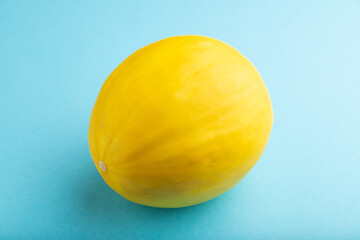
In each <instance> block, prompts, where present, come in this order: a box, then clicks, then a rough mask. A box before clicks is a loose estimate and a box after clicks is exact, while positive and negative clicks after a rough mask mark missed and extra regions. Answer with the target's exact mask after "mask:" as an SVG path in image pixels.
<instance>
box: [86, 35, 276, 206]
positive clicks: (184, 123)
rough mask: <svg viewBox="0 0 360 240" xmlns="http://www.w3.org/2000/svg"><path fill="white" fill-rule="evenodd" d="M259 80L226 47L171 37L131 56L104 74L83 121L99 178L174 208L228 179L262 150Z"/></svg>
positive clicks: (263, 100)
mask: <svg viewBox="0 0 360 240" xmlns="http://www.w3.org/2000/svg"><path fill="white" fill-rule="evenodd" d="M272 123H273V110H272V106H271V100H270V96H269V94H268V91H267V89H266V86H265V84H264V82H263V80H262V78H261V76H260V74H259V73H258V71H257V70H256V68H255V67H254V66H253V65H252V64H251V63H250V62H249V61H248V60H247V59H246V58H245V57H244V56H242V55H241V54H240V53H239V52H238V51H237V50H235V49H234V48H232V47H231V46H229V45H227V44H225V43H223V42H221V41H219V40H216V39H213V38H209V37H204V36H177V37H171V38H166V39H163V40H160V41H158V42H155V43H152V44H150V45H148V46H145V47H144V48H141V49H140V50H138V51H136V52H135V53H133V54H132V55H130V56H129V57H128V58H127V59H126V60H125V61H124V62H122V63H121V64H120V65H119V66H118V67H117V68H116V69H115V70H114V71H113V72H112V73H111V75H110V76H109V77H108V78H107V79H106V81H105V83H104V85H103V86H102V88H101V91H100V93H99V95H98V97H97V99H96V102H95V105H94V107H93V110H92V113H91V117H90V125H89V148H90V153H91V156H92V159H93V161H94V164H95V166H96V168H97V169H98V171H99V173H100V175H101V176H102V178H103V179H104V180H105V182H106V183H107V184H108V185H109V186H110V187H111V188H112V189H113V190H115V191H116V192H117V193H119V194H120V195H121V196H123V197H124V198H126V199H128V200H130V201H132V202H135V203H138V204H142V205H147V206H152V207H161V208H177V207H185V206H191V205H195V204H199V203H202V202H205V201H208V200H210V199H212V198H215V197H217V196H219V195H221V194H222V193H224V192H226V191H227V190H229V189H231V188H232V187H234V186H235V185H236V184H237V183H238V182H239V181H240V180H241V179H242V178H243V177H244V176H245V175H246V174H247V173H248V172H249V171H250V169H251V168H252V167H253V166H254V164H255V163H256V162H257V160H258V159H259V158H260V156H261V154H262V152H263V151H264V149H265V146H266V144H267V141H268V139H269V135H270V132H271V128H272Z"/></svg>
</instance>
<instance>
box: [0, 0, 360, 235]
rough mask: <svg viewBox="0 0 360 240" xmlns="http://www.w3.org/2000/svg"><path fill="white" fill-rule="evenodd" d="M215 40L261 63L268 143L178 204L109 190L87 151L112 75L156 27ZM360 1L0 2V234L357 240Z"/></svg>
mask: <svg viewBox="0 0 360 240" xmlns="http://www.w3.org/2000/svg"><path fill="white" fill-rule="evenodd" d="M184 34H200V35H205V36H209V37H214V38H217V39H220V40H222V41H224V42H226V43H228V44H230V45H232V46H233V47H235V48H236V49H238V50H239V51H240V52H241V53H242V54H244V55H245V56H246V57H247V58H248V59H249V60H250V61H251V62H252V63H253V64H254V65H255V66H256V67H257V69H258V70H259V72H260V73H261V75H262V77H263V79H264V81H265V84H266V85H267V87H268V90H269V93H270V95H271V98H272V103H273V108H274V126H273V130H272V134H271V137H270V140H269V143H268V146H267V148H266V150H265V152H264V154H263V156H262V157H261V159H260V160H259V162H258V163H257V164H256V166H255V167H254V168H253V169H252V170H251V172H250V173H249V174H248V175H247V176H246V177H245V178H244V179H243V181H241V182H240V183H239V184H238V185H237V186H236V187H235V188H234V189H232V190H231V191H229V192H227V193H226V194H224V195H222V196H220V197H218V198H216V199H214V200H212V201H209V202H207V203H204V204H201V205H198V206H193V207H188V208H183V209H156V208H149V207H144V206H140V205H137V204H134V203H131V202H128V201H127V200H125V199H123V198H122V197H121V196H120V195H118V194H117V193H115V192H114V191H112V190H111V189H110V188H109V187H108V186H107V185H106V184H105V182H104V181H103V180H102V178H101V177H100V175H99V174H98V172H97V171H96V169H95V166H94V164H93V162H92V160H91V156H90V154H89V150H88V140H87V132H88V122H89V117H90V112H91V109H92V106H93V104H94V101H95V99H96V96H97V94H98V92H99V90H100V88H101V86H102V84H103V82H104V81H105V79H106V78H107V76H108V75H109V74H110V73H111V71H112V70H113V69H114V68H115V67H116V66H117V65H118V64H120V63H121V62H122V61H123V60H124V59H125V58H126V57H127V56H129V55H130V54H131V53H132V52H134V51H135V50H137V49H139V48H141V47H143V46H145V45H147V44H149V43H152V42H154V41H157V40H160V39H162V38H165V37H169V36H174V35H184ZM359 88H360V2H359V1H276V2H273V1H271V2H270V1H267V2H265V1H220V0H219V1H187V0H186V1H177V2H175V1H160V0H158V1H10V0H2V1H0V166H1V167H0V239H172V240H176V239H359V238H360V227H359V226H360V174H359V173H360V148H359V143H360V137H359V136H360V94H359Z"/></svg>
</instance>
